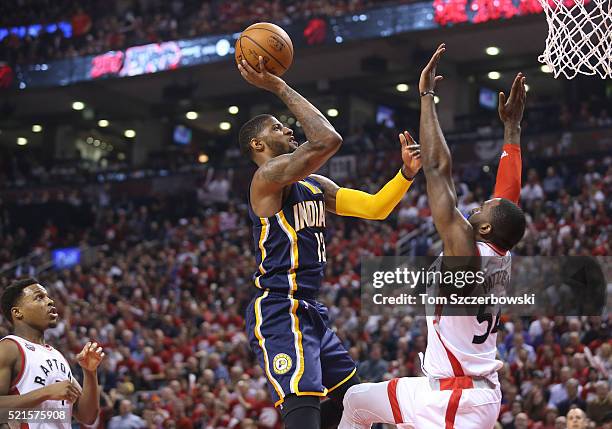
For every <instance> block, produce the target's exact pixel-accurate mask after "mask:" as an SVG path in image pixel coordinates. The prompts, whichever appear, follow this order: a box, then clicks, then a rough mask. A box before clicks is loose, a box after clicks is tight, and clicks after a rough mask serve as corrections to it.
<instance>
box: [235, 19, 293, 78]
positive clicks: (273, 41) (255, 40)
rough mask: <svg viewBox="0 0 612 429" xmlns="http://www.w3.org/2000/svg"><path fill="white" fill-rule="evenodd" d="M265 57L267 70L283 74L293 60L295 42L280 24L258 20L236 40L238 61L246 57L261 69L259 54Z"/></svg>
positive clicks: (254, 66)
mask: <svg viewBox="0 0 612 429" xmlns="http://www.w3.org/2000/svg"><path fill="white" fill-rule="evenodd" d="M260 55H261V56H262V57H263V59H264V64H265V65H266V70H268V71H269V72H270V73H273V74H275V75H277V76H282V75H283V74H284V73H285V72H286V71H287V70H288V69H289V67H291V63H292V62H293V43H292V42H291V38H290V37H289V35H288V34H287V33H286V32H285V30H283V29H282V28H280V27H279V26H278V25H275V24H271V23H268V22H258V23H256V24H253V25H251V26H249V27H247V28H246V30H244V31H243V32H242V33H241V34H240V37H239V38H238V40H237V41H236V61H237V62H240V61H242V60H243V59H245V60H246V61H247V62H248V63H249V64H250V65H251V66H252V67H253V68H255V69H256V70H259V59H258V58H259V56H260Z"/></svg>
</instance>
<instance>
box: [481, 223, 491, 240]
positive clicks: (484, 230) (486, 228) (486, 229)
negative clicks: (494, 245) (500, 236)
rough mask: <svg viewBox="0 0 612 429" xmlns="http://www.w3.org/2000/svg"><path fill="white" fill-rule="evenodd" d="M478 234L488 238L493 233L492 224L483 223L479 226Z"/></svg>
mask: <svg viewBox="0 0 612 429" xmlns="http://www.w3.org/2000/svg"><path fill="white" fill-rule="evenodd" d="M478 233H479V234H480V235H481V236H483V237H484V236H486V235H488V234H490V233H491V224H490V223H489V222H483V223H481V224H480V225H478Z"/></svg>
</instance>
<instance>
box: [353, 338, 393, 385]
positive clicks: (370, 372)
mask: <svg viewBox="0 0 612 429" xmlns="http://www.w3.org/2000/svg"><path fill="white" fill-rule="evenodd" d="M387 367H388V363H387V362H386V361H385V360H383V359H382V351H381V345H380V344H378V343H376V344H373V345H372V350H371V351H370V359H368V360H366V361H365V362H363V363H362V364H361V365H360V366H359V370H358V374H359V377H361V379H362V380H364V381H367V382H371V383H378V382H379V381H382V380H383V376H384V375H385V373H386V372H387Z"/></svg>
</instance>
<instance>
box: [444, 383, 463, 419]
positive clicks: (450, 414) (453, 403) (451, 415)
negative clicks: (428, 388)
mask: <svg viewBox="0 0 612 429" xmlns="http://www.w3.org/2000/svg"><path fill="white" fill-rule="evenodd" d="M461 392H462V390H461V389H458V390H453V393H451V395H450V399H449V400H448V407H446V417H445V418H444V421H445V422H446V426H445V427H444V428H445V429H454V427H455V417H456V416H457V409H458V408H459V400H460V399H461Z"/></svg>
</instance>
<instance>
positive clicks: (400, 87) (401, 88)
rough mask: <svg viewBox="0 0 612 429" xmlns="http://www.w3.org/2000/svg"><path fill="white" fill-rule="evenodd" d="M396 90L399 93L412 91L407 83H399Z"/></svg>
mask: <svg viewBox="0 0 612 429" xmlns="http://www.w3.org/2000/svg"><path fill="white" fill-rule="evenodd" d="M395 89H397V91H398V92H407V91H408V90H409V89H410V87H409V86H408V85H407V84H405V83H398V84H397V85H396V86H395Z"/></svg>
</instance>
